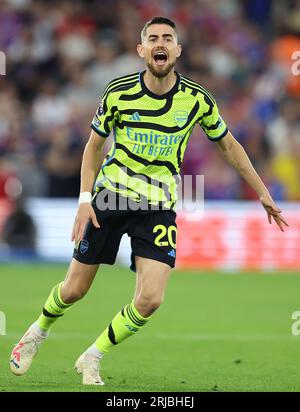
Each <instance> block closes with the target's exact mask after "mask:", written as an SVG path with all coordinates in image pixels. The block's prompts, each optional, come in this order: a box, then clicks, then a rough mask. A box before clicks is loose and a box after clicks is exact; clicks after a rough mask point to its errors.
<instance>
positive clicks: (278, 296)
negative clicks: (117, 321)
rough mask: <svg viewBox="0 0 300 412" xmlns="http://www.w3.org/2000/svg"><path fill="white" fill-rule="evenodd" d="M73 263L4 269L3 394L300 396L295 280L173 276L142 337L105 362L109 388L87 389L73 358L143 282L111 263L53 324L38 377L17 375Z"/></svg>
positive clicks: (299, 301)
mask: <svg viewBox="0 0 300 412" xmlns="http://www.w3.org/2000/svg"><path fill="white" fill-rule="evenodd" d="M66 269H67V267H66V266H65V265H42V264H36V265H27V264H24V265H6V264H5V265H4V264H2V265H1V266H0V311H2V312H4V313H5V315H6V332H7V333H6V335H5V336H0V391H18V392H21V391H55V392H57V391H98V392H101V391H103V392H107V391H109V392H117V391H118V392H127V391H130V392H147V391H153V392H159V391H164V392H168V391H181V392H190V391H192V392H202V391H299V390H300V368H299V366H300V356H299V353H300V336H293V335H292V333H291V326H292V322H293V320H292V319H291V316H292V313H293V312H294V311H297V310H300V294H299V290H300V277H299V276H297V275H293V274H272V275H271V274H270V275H260V274H240V275H230V274H226V275H225V274H216V273H206V274H205V273H202V274H201V275H199V274H198V273H197V272H188V271H185V272H183V271H173V272H172V277H171V280H170V283H169V285H168V289H167V292H166V296H165V302H164V304H163V305H162V307H161V308H160V309H159V311H158V312H157V313H156V314H155V315H154V316H153V319H152V320H151V322H149V324H148V325H146V326H145V328H144V329H143V330H142V331H140V332H139V333H138V334H137V335H136V336H134V337H132V338H130V339H128V340H127V341H125V342H123V343H122V344H120V345H119V346H116V347H115V348H113V349H112V351H111V352H110V353H109V354H108V355H107V356H106V357H105V358H104V360H103V361H102V365H101V375H102V377H103V379H104V381H105V382H106V386H104V387H92V388H90V387H83V386H82V385H81V383H80V381H81V378H80V377H79V376H78V375H76V374H75V372H74V370H73V366H74V361H75V360H76V359H77V357H78V355H79V354H81V352H82V351H84V349H85V348H87V347H88V346H89V345H90V344H91V343H92V342H93V341H94V340H95V338H96V337H97V336H98V335H99V333H100V332H102V330H103V329H104V328H105V327H106V326H107V324H108V323H109V322H110V321H111V319H112V317H113V316H114V315H115V314H116V312H117V311H118V310H120V309H121V308H122V307H123V306H124V305H125V304H127V303H128V302H129V301H130V300H131V296H132V291H133V288H134V284H135V276H134V275H133V274H132V272H130V271H129V269H124V268H121V267H118V266H113V267H110V266H103V267H101V268H100V270H99V272H98V275H97V278H96V280H95V282H94V284H93V286H92V288H91V290H90V292H89V293H88V295H87V296H86V297H85V298H84V299H83V300H82V301H80V302H78V303H77V304H76V305H75V306H74V307H73V308H72V309H71V310H70V311H69V312H68V313H67V314H66V315H65V316H64V318H63V319H60V320H58V322H57V323H56V325H55V326H54V327H53V330H52V333H51V335H50V337H49V339H48V340H47V341H46V342H45V343H44V344H43V346H42V347H41V349H40V352H39V354H38V356H37V358H36V359H35V361H34V363H33V366H32V368H31V369H30V371H29V372H28V373H27V374H26V375H25V376H23V377H16V376H14V375H12V374H11V373H10V371H9V366H8V359H9V354H10V352H11V349H12V347H13V344H14V343H16V342H17V341H18V340H19V338H20V337H21V335H22V334H23V333H24V332H25V330H26V328H27V327H28V325H29V324H30V323H31V322H32V321H33V320H35V319H36V318H37V316H38V315H39V313H40V310H41V309H42V306H43V304H44V302H45V299H46V298H47V296H48V294H49V291H50V288H51V287H52V286H53V285H54V284H56V283H57V282H58V281H60V280H61V279H62V278H64V275H65V271H66Z"/></svg>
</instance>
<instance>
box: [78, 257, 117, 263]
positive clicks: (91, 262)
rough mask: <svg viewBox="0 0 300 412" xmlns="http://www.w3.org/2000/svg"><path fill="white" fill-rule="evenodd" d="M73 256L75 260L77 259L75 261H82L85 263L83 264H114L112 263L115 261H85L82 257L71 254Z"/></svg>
mask: <svg viewBox="0 0 300 412" xmlns="http://www.w3.org/2000/svg"><path fill="white" fill-rule="evenodd" d="M73 258H74V259H75V260H77V262H79V263H83V264H85V265H100V264H104V265H114V264H115V263H116V261H114V262H105V261H103V260H101V261H97V262H86V261H84V260H83V259H80V258H78V257H77V256H73Z"/></svg>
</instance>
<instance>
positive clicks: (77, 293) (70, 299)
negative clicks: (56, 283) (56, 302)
mask: <svg viewBox="0 0 300 412" xmlns="http://www.w3.org/2000/svg"><path fill="white" fill-rule="evenodd" d="M85 294H86V292H85V291H84V290H82V289H79V288H69V287H68V288H62V290H61V298H62V300H63V302H64V303H66V304H69V303H74V302H77V301H78V300H80V299H82V298H83V297H84V295H85Z"/></svg>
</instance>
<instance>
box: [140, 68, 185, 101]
mask: <svg viewBox="0 0 300 412" xmlns="http://www.w3.org/2000/svg"><path fill="white" fill-rule="evenodd" d="M145 73H146V70H143V71H142V72H140V83H141V87H142V90H143V91H144V92H145V93H146V94H147V95H148V96H150V97H153V98H154V99H166V98H167V97H170V96H172V95H173V94H175V93H176V92H177V91H178V86H179V83H180V74H179V73H177V72H176V71H175V74H176V82H175V84H174V86H173V87H172V89H170V90H169V91H168V92H167V93H165V94H155V93H153V92H151V90H149V89H148V87H147V86H146V84H145V82H144V74H145Z"/></svg>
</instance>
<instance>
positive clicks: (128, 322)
mask: <svg viewBox="0 0 300 412" xmlns="http://www.w3.org/2000/svg"><path fill="white" fill-rule="evenodd" d="M150 318H151V316H149V317H148V318H144V317H143V316H142V315H140V314H139V312H138V311H137V309H136V308H135V306H134V303H133V301H132V302H131V303H130V304H129V305H127V306H125V308H123V309H122V310H121V311H120V312H119V313H118V314H117V315H116V316H115V317H114V318H113V320H112V322H111V324H110V325H109V326H108V327H107V328H106V329H105V330H104V332H103V333H102V334H101V335H100V336H99V338H98V339H97V340H96V342H95V346H96V347H97V349H98V350H99V351H100V352H103V353H104V352H108V351H109V350H110V349H111V348H112V347H113V346H114V345H117V344H118V343H121V342H123V340H125V339H126V338H128V337H129V336H132V335H134V334H135V333H136V332H137V331H139V330H140V329H141V328H142V327H143V326H144V325H145V324H146V323H147V322H148V320H149V319H150Z"/></svg>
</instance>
